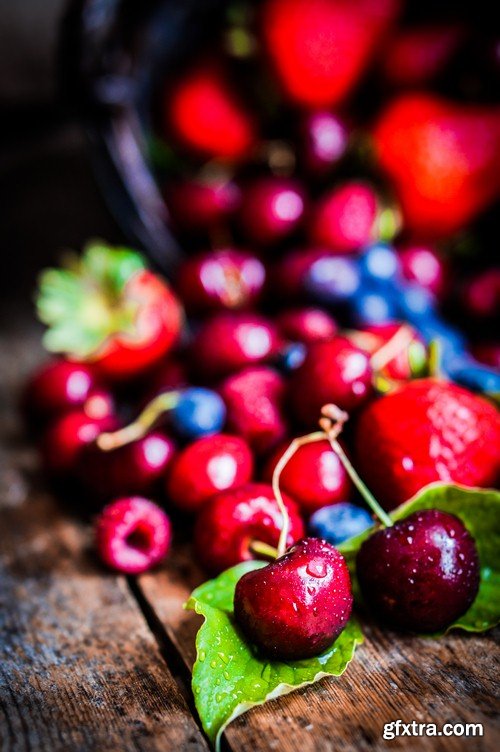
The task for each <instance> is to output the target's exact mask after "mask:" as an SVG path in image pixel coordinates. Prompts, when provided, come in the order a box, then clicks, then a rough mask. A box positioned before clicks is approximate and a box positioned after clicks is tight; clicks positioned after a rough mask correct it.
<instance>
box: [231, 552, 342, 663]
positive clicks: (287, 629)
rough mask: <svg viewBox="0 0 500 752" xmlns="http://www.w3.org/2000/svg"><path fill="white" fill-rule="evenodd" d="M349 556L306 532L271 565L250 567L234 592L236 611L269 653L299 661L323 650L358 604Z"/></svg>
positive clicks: (247, 630)
mask: <svg viewBox="0 0 500 752" xmlns="http://www.w3.org/2000/svg"><path fill="white" fill-rule="evenodd" d="M352 600H353V599H352V592H351V578H350V577H349V570H348V569H347V565H346V563H345V560H344V557H343V556H342V554H341V553H339V552H338V551H337V549H336V548H334V547H333V546H331V545H330V544H329V543H327V542H326V541H322V540H319V539H318V538H305V540H301V541H299V543H296V544H295V545H294V546H293V547H292V548H291V549H290V550H289V551H287V553H286V554H285V555H284V556H281V557H280V558H279V559H276V561H273V562H272V563H271V564H268V565H267V567H263V568H262V569H257V570H254V571H253V572H247V574H244V575H243V577H242V578H241V579H240V580H238V583H237V585H236V590H235V593H234V616H235V619H236V621H237V623H238V625H239V626H240V627H241V629H242V630H243V632H244V634H245V635H246V636H247V638H248V639H249V640H250V641H251V642H253V643H255V644H256V645H257V646H258V647H259V648H260V649H261V650H262V651H263V652H264V654H265V655H267V656H269V657H271V658H272V659H274V660H276V659H278V660H281V661H296V660H301V659H304V658H310V657H312V656H314V655H319V653H322V652H323V651H324V650H326V648H328V647H330V646H331V645H332V644H333V643H334V642H335V640H336V639H337V637H338V636H339V634H340V633H341V632H342V630H343V629H344V627H345V625H346V624H347V622H348V620H349V616H350V615H351V610H352Z"/></svg>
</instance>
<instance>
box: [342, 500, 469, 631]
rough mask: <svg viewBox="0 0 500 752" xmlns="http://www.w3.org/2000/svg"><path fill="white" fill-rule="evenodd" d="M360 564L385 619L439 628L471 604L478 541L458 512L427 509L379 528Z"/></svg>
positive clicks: (363, 583)
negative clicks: (457, 514)
mask: <svg viewBox="0 0 500 752" xmlns="http://www.w3.org/2000/svg"><path fill="white" fill-rule="evenodd" d="M356 570H357V575H358V581H359V585H360V588H361V592H362V595H363V598H364V600H365V601H366V603H367V604H368V606H369V607H370V608H371V609H372V610H373V612H374V613H375V614H376V615H377V616H378V617H379V618H380V619H382V620H383V621H386V622H388V623H389V624H391V625H393V626H395V627H398V628H400V629H406V630H411V631H412V632H436V631H438V630H441V629H444V628H445V627H448V626H449V625H450V624H452V623H453V622H454V621H455V620H456V619H457V618H458V617H459V616H461V615H462V614H464V613H465V612H466V611H467V609H468V608H469V607H470V606H471V605H472V603H473V601H474V598H475V597H476V594H477V591H478V588H479V558H478V554H477V549H476V544H475V542H474V539H473V538H472V536H471V535H470V533H469V532H468V531H467V529H466V528H465V526H464V524H463V523H462V522H461V520H459V519H458V517H455V516H454V515H452V514H448V513H446V512H441V511H439V510H437V509H426V510H422V511H419V512H414V513H413V514H411V515H409V516H408V517H405V519H403V520H400V521H399V522H396V523H395V524H394V525H393V526H392V527H387V528H384V529H383V530H379V531H378V532H376V533H374V534H373V535H372V536H371V537H370V538H368V539H367V540H366V541H365V542H364V543H363V545H362V546H361V548H360V550H359V552H358V556H357V561H356Z"/></svg>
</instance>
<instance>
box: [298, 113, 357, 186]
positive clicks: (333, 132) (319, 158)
mask: <svg viewBox="0 0 500 752" xmlns="http://www.w3.org/2000/svg"><path fill="white" fill-rule="evenodd" d="M301 130H302V139H303V155H302V156H303V159H304V163H305V165H306V167H307V168H308V170H310V171H311V172H312V173H314V174H321V173H323V172H326V171H328V170H329V169H330V168H332V167H333V166H334V165H336V164H337V162H339V161H340V160H341V159H342V157H343V156H344V154H345V152H346V150H347V145H348V142H349V131H348V129H347V126H346V124H345V122H344V120H343V119H342V118H340V117H339V116H338V115H335V114H334V113H332V112H328V111H323V110H320V111H317V112H310V113H307V114H306V116H305V117H304V120H303V122H302V128H301Z"/></svg>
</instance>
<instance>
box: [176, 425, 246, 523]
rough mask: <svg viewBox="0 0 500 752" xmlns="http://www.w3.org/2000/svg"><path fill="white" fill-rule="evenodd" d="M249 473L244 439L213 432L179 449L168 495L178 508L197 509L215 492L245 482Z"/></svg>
mask: <svg viewBox="0 0 500 752" xmlns="http://www.w3.org/2000/svg"><path fill="white" fill-rule="evenodd" d="M252 475H253V456H252V452H251V451H250V447H249V446H248V444H247V442H246V441H245V440H244V439H242V438H240V437H239V436H231V435H229V434H222V433H219V434H214V435H213V436H206V437H203V438H201V439H198V440H197V441H194V442H193V443H192V444H189V445H188V446H187V447H186V448H185V449H183V450H182V451H181V452H179V454H178V455H177V457H176V458H175V460H174V462H173V463H172V466H171V468H170V471H169V473H168V476H167V485H166V490H167V496H168V498H169V499H170V501H172V502H173V503H174V504H176V506H178V507H179V508H180V509H183V510H185V511H187V512H196V511H198V510H199V509H200V508H201V507H202V506H203V504H205V503H206V502H207V500H208V499H210V497H212V496H214V494H216V493H219V492H220V491H226V490H227V489H229V488H236V487H238V486H241V485H243V484H244V483H248V481H250V480H251V478H252Z"/></svg>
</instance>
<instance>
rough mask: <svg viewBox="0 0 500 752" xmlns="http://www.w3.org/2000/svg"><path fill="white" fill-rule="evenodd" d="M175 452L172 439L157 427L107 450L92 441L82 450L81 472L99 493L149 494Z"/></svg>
mask: <svg viewBox="0 0 500 752" xmlns="http://www.w3.org/2000/svg"><path fill="white" fill-rule="evenodd" d="M174 455H175V444H174V442H173V441H172V439H171V438H169V437H168V436H165V434H163V433H161V432H160V431H154V432H152V433H150V434H148V435H147V436H144V437H143V438H142V439H138V440H137V441H133V442H131V443H130V444H125V445H124V446H121V447H118V448H117V449H111V450H109V451H104V450H102V449H100V448H99V447H98V446H97V445H95V444H92V445H90V446H89V447H87V448H86V449H85V451H84V452H83V454H82V457H81V462H80V475H81V477H82V480H83V481H84V482H85V483H86V484H87V485H89V486H90V487H91V488H92V489H93V490H94V491H95V492H96V493H97V494H98V495H99V496H104V497H107V498H110V497H113V496H124V495H126V494H148V493H150V492H152V491H154V489H155V488H156V487H157V486H158V485H159V482H160V481H162V480H163V478H164V477H165V474H166V472H167V468H168V467H169V466H170V463H171V462H172V459H173V458H174Z"/></svg>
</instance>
